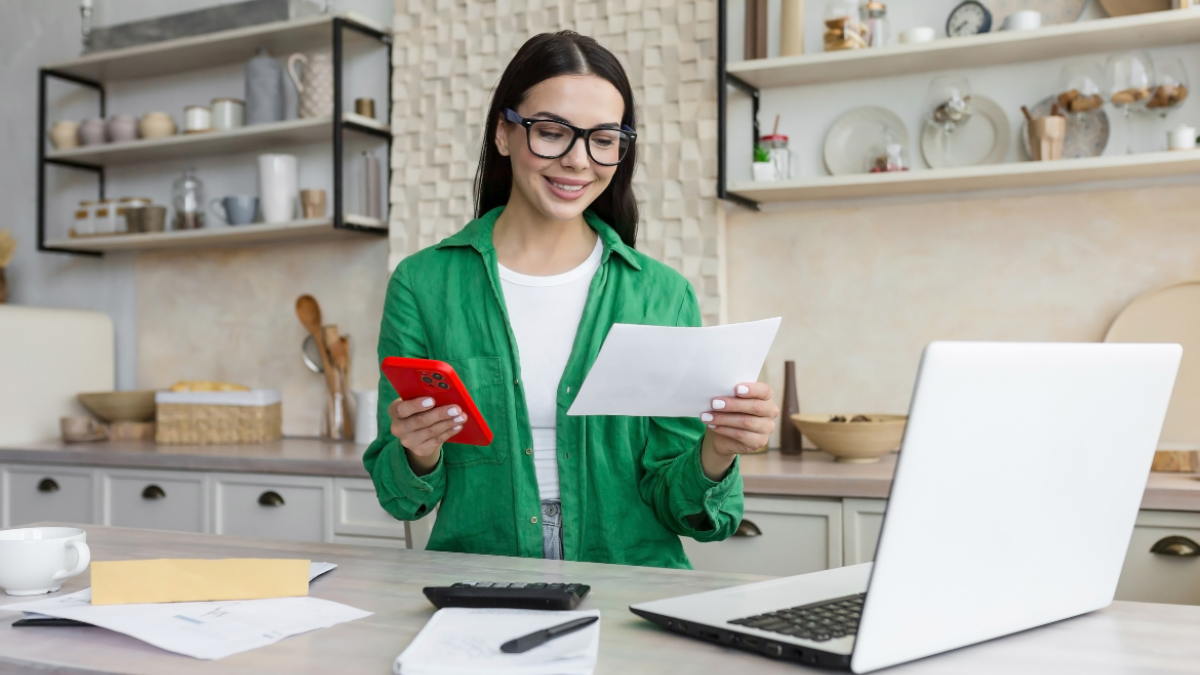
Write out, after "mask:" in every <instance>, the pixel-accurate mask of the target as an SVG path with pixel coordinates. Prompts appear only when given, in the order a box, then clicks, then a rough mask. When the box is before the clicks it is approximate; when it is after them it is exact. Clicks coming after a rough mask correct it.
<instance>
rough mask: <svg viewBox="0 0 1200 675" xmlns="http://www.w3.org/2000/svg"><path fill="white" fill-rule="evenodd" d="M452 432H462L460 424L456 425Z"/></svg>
mask: <svg viewBox="0 0 1200 675" xmlns="http://www.w3.org/2000/svg"><path fill="white" fill-rule="evenodd" d="M454 430H455V431H462V425H461V424H460V425H458V426H456V427H454Z"/></svg>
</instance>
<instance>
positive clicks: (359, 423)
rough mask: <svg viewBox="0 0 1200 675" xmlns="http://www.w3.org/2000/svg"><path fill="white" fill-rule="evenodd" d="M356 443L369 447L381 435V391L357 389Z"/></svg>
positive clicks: (355, 391) (355, 393) (355, 392)
mask: <svg viewBox="0 0 1200 675" xmlns="http://www.w3.org/2000/svg"><path fill="white" fill-rule="evenodd" d="M354 399H355V405H356V406H357V408H356V413H355V418H354V442H355V443H357V444H358V445H368V444H370V443H374V442H375V437H376V436H378V435H379V418H378V417H377V415H378V412H379V390H378V389H355V390H354Z"/></svg>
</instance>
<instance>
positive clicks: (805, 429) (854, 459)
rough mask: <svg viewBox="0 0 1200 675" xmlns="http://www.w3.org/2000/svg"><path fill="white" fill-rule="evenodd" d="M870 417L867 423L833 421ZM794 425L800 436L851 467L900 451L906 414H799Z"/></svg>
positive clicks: (793, 416) (875, 460)
mask: <svg viewBox="0 0 1200 675" xmlns="http://www.w3.org/2000/svg"><path fill="white" fill-rule="evenodd" d="M855 417H866V418H867V420H868V421H866V422H831V421H830V420H831V419H837V418H840V419H845V420H851V419H854V418H855ZM792 422H793V423H794V424H795V425H796V428H797V429H799V430H800V433H802V434H804V435H805V436H807V437H808V440H810V441H812V442H813V445H816V446H817V449H818V450H820V451H821V452H824V453H827V454H830V455H833V457H834V461H837V462H847V463H850V464H870V463H872V462H878V461H879V458H880V457H883V456H884V455H886V454H888V453H889V452H891V451H893V450H899V449H900V441H901V439H903V438H904V425H905V424H906V423H907V422H908V417H907V416H906V415H877V414H871V413H868V414H865V415H859V414H857V413H844V414H836V415H828V414H813V413H807V414H803V413H802V414H799V415H792Z"/></svg>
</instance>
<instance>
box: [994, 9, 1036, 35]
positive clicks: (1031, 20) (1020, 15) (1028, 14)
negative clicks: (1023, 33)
mask: <svg viewBox="0 0 1200 675" xmlns="http://www.w3.org/2000/svg"><path fill="white" fill-rule="evenodd" d="M1041 27H1042V13H1041V12H1039V11H1037V10H1036V9H1024V10H1021V11H1019V12H1013V13H1012V14H1009V15H1008V16H1006V17H1005V18H1004V25H1002V26H1001V27H1000V30H1033V29H1035V28H1041Z"/></svg>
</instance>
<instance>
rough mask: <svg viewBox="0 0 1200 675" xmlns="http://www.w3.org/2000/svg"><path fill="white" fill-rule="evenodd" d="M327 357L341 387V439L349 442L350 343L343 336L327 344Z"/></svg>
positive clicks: (352, 428) (350, 416)
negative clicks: (335, 371) (331, 361)
mask: <svg viewBox="0 0 1200 675" xmlns="http://www.w3.org/2000/svg"><path fill="white" fill-rule="evenodd" d="M329 356H330V358H332V359H333V367H334V368H335V369H336V370H337V372H338V384H340V385H341V391H340V392H339V393H340V394H341V401H342V437H343V438H345V439H347V440H349V439H352V438H354V424H353V419H354V418H353V416H352V415H351V414H350V412H351V411H350V384H349V382H348V381H347V380H348V374H347V372H346V371H347V370H348V369H349V367H350V341H349V340H347V339H346V337H345V336H344V335H339V336H338V339H337V340H333V341H330V343H329Z"/></svg>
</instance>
